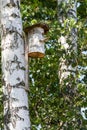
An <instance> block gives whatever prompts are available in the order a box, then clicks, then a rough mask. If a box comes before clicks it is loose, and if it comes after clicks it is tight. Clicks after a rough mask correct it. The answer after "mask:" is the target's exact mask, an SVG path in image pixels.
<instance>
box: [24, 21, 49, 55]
mask: <svg viewBox="0 0 87 130" xmlns="http://www.w3.org/2000/svg"><path fill="white" fill-rule="evenodd" d="M48 30H49V28H48V26H47V25H46V24H42V23H39V24H35V25H32V26H30V27H26V28H25V29H24V32H25V33H26V35H27V44H28V56H29V57H34V58H35V57H36V58H42V57H44V55H45V47H44V44H45V41H47V38H45V36H44V34H46V33H47V32H48Z"/></svg>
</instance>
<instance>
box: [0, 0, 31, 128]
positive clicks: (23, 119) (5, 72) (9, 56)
mask: <svg viewBox="0 0 87 130" xmlns="http://www.w3.org/2000/svg"><path fill="white" fill-rule="evenodd" d="M1 6H2V10H1V14H2V18H1V27H2V37H1V48H2V83H3V94H4V130H30V119H29V108H28V93H27V91H26V89H25V56H24V40H23V37H22V34H23V30H22V20H21V16H20V1H19V0H1Z"/></svg>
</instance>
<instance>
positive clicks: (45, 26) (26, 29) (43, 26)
mask: <svg viewBox="0 0 87 130" xmlns="http://www.w3.org/2000/svg"><path fill="white" fill-rule="evenodd" d="M36 27H41V28H43V29H44V33H45V34H46V33H47V32H48V31H49V27H48V25H47V24H45V23H37V24H34V25H32V26H28V27H26V28H24V32H25V33H28V32H29V31H31V30H32V29H34V28H36Z"/></svg>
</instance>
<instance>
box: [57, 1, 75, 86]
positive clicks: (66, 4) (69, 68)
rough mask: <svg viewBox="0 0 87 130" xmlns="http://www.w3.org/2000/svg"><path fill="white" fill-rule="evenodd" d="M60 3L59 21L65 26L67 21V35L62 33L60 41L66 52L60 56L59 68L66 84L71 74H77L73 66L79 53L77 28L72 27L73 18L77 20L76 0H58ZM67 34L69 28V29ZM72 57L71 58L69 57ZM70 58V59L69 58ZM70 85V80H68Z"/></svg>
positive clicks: (62, 82) (60, 77)
mask: <svg viewBox="0 0 87 130" xmlns="http://www.w3.org/2000/svg"><path fill="white" fill-rule="evenodd" d="M57 3H58V21H59V23H60V26H61V27H62V28H63V27H64V22H65V21H67V22H66V28H65V29H66V32H65V33H66V35H65V34H64V35H63V34H62V33H61V37H60V38H59V40H58V42H59V43H60V44H61V48H63V50H64V53H63V55H62V56H61V58H60V70H59V80H60V84H62V85H64V81H65V80H67V79H68V77H69V76H71V75H73V76H75V73H76V67H73V65H72V64H73V63H75V64H76V53H77V29H76V28H73V27H70V25H69V24H70V22H71V20H72V21H73V23H76V21H77V14H76V0H57ZM69 28H70V32H68V34H67V30H69ZM69 57H71V59H70V58H69ZM68 58H69V59H68ZM66 85H68V80H67V82H66Z"/></svg>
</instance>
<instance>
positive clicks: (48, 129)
mask: <svg viewBox="0 0 87 130" xmlns="http://www.w3.org/2000/svg"><path fill="white" fill-rule="evenodd" d="M21 12H22V18H23V26H24V28H25V27H26V26H30V25H33V24H35V23H38V22H45V23H47V24H48V25H49V33H48V34H47V36H48V37H49V40H48V42H47V43H46V55H45V57H44V58H43V59H32V58H30V59H29V88H30V92H29V108H30V118H31V125H32V130H38V128H39V127H41V129H42V130H86V129H87V120H84V119H83V117H82V116H81V107H86V106H87V105H86V102H87V97H86V95H87V54H86V50H87V44H86V43H87V42H86V39H87V20H86V16H87V0H81V1H80V0H78V4H77V13H78V21H77V24H76V25H75V26H76V27H77V28H78V56H77V57H78V58H77V64H78V73H77V80H76V81H77V86H75V84H74V83H75V82H74V81H73V79H72V77H70V78H69V82H71V81H73V82H72V87H73V86H74V88H75V90H76V92H75V93H74V94H73V91H71V90H72V88H68V87H67V86H65V87H62V88H61V86H60V85H59V79H58V70H59V58H60V57H61V55H62V53H63V50H62V49H61V47H60V44H59V43H58V38H59V37H60V34H61V31H62V32H63V33H68V31H67V30H64V28H61V26H60V25H59V23H58V15H57V13H58V11H57V1H56V0H44V1H43V0H24V1H22V3H21ZM70 26H72V25H70ZM66 58H67V57H66ZM0 72H1V69H0ZM0 79H1V78H0ZM2 100H3V99H2V92H1V82H0V124H3V123H2V119H3V118H2V111H3V107H2ZM0 127H1V125H0Z"/></svg>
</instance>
